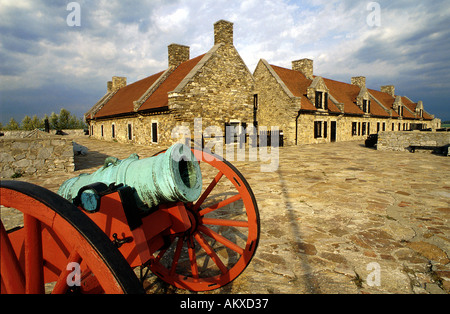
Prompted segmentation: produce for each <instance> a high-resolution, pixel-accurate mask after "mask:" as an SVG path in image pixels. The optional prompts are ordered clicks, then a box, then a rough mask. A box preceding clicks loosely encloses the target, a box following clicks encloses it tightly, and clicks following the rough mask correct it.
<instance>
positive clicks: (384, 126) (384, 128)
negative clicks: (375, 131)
mask: <svg viewBox="0 0 450 314" xmlns="http://www.w3.org/2000/svg"><path fill="white" fill-rule="evenodd" d="M382 130H383V132H384V131H386V122H383V129H382Z"/></svg>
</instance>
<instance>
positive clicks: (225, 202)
mask: <svg viewBox="0 0 450 314" xmlns="http://www.w3.org/2000/svg"><path fill="white" fill-rule="evenodd" d="M241 198H242V196H241V194H237V195H234V196H232V197H230V198H227V199H226V200H223V201H220V202H219V203H217V204H214V205H212V206H209V207H207V208H205V209H202V210H201V211H200V213H199V214H200V216H204V215H206V214H208V213H210V212H213V211H215V210H217V209H219V208H222V207H224V206H227V205H229V204H231V203H234V202H236V201H239V200H240V199H241Z"/></svg>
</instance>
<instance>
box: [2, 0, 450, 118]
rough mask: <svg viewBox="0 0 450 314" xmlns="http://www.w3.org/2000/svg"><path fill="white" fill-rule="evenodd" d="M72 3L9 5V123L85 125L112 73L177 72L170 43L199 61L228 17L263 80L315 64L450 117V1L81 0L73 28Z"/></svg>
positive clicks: (5, 70)
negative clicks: (272, 72)
mask: <svg viewBox="0 0 450 314" xmlns="http://www.w3.org/2000/svg"><path fill="white" fill-rule="evenodd" d="M70 2H71V1H64V0H0V97H1V98H0V106H1V107H0V113H1V118H0V122H2V123H3V124H6V123H7V122H8V121H9V119H10V118H11V117H14V118H15V119H16V120H18V121H21V120H22V118H23V117H24V115H26V114H27V115H30V116H32V115H34V114H36V115H38V117H43V116H44V114H46V113H47V114H50V113H51V112H52V111H54V112H59V110H60V109H61V108H63V107H64V108H66V109H68V110H69V111H71V112H72V113H74V114H76V115H77V116H80V117H81V116H82V115H83V113H85V112H86V111H88V110H89V109H90V108H91V107H92V105H94V104H95V103H96V102H97V101H98V99H100V98H101V97H102V96H103V95H104V94H105V92H106V82H107V81H108V80H111V77H112V76H126V77H127V79H128V83H132V82H135V81H137V80H139V79H142V78H144V77H147V76H149V75H151V74H154V73H157V72H159V71H161V70H164V69H166V68H167V46H168V45H169V44H171V43H179V44H184V45H188V46H190V47H191V57H195V56H198V55H200V54H203V53H205V52H207V51H208V50H209V49H210V48H211V47H212V45H213V24H214V22H216V21H218V20H220V19H225V20H228V21H231V22H234V38H235V46H236V48H237V49H238V51H239V53H240V55H241V56H242V58H243V59H244V61H245V62H246V64H247V66H248V68H249V69H250V71H252V72H253V71H254V69H255V67H256V64H257V62H258V60H259V59H260V58H264V59H266V60H267V61H268V62H269V63H271V64H276V65H279V66H283V67H289V68H290V66H291V61H292V60H297V59H301V58H311V59H313V60H314V74H315V75H320V76H323V77H327V78H331V79H335V80H340V81H344V82H349V83H350V78H351V77H352V76H366V77H367V86H368V87H369V88H373V89H378V90H379V88H380V86H381V85H391V84H392V85H395V87H396V93H397V94H400V95H406V96H408V97H409V98H411V99H412V100H413V101H414V102H417V101H419V100H422V101H423V102H424V105H425V110H426V111H428V112H430V113H432V114H435V115H436V116H437V117H438V118H441V119H443V120H450V4H449V3H448V1H444V0H443V1H411V0H395V1H378V2H371V1H356V0H346V1H334V0H243V1H236V0H212V1H210V0H164V1H162V0H147V1H144V0H133V1H131V0H99V1H93V0H89V1H88V0H79V1H77V3H78V4H79V8H80V11H79V12H80V15H79V17H80V19H79V22H80V26H76V25H75V26H71V25H73V23H74V22H76V21H77V20H76V16H75V15H74V14H75V13H76V11H77V9H71V10H67V5H68V4H69V3H70ZM72 7H73V6H72ZM72 7H71V8H72ZM378 9H379V11H378ZM378 12H379V13H380V14H379V15H378V14H377V13H378ZM68 15H70V16H69V20H70V21H71V22H72V23H68V22H67V20H68V19H67V18H68ZM70 24H71V25H70Z"/></svg>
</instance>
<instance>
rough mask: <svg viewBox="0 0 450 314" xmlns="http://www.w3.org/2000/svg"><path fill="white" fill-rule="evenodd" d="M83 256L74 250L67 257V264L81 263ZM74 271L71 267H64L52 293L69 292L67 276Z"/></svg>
mask: <svg viewBox="0 0 450 314" xmlns="http://www.w3.org/2000/svg"><path fill="white" fill-rule="evenodd" d="M81 261H82V258H81V256H80V254H78V252H77V251H75V250H74V251H72V253H70V255H69V258H68V259H67V263H66V265H69V264H70V263H78V264H81ZM71 272H72V270H71V269H67V267H66V269H63V271H62V272H61V274H59V277H58V280H57V281H56V285H55V287H54V288H53V291H52V294H63V293H66V292H67V289H68V288H69V286H68V285H67V276H69V274H70V273H71Z"/></svg>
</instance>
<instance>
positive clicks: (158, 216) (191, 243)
mask: <svg viewBox="0 0 450 314" xmlns="http://www.w3.org/2000/svg"><path fill="white" fill-rule="evenodd" d="M0 189H1V191H0V192H1V195H2V198H1V205H3V206H5V207H10V208H15V209H17V210H19V211H21V212H22V213H23V218H24V219H23V220H24V225H23V227H21V226H18V227H17V226H16V227H14V226H9V225H8V222H7V221H4V220H3V217H2V224H1V232H2V233H1V240H2V243H1V265H2V268H1V278H2V281H1V284H2V285H1V288H2V289H1V290H2V291H1V292H2V293H5V292H7V293H11V292H12V293H42V292H44V291H45V289H47V290H48V289H49V288H48V287H49V286H50V287H53V293H67V292H68V291H80V292H83V293H139V292H144V290H143V286H142V282H143V281H145V280H151V279H152V278H153V277H148V276H147V274H148V271H151V272H152V273H153V274H154V275H156V276H157V277H159V278H160V279H162V280H163V281H165V282H167V283H169V284H171V285H173V286H175V287H177V288H182V289H188V290H192V291H206V290H212V289H217V288H220V287H222V286H224V285H226V284H228V283H229V282H231V281H233V280H234V279H236V278H237V277H238V276H239V275H240V274H241V273H242V272H243V271H244V270H245V268H246V267H247V265H248V264H249V263H250V261H251V259H252V257H253V255H254V254H255V251H256V248H257V245H258V241H259V231H260V225H259V213H258V208H257V204H256V200H255V197H254V195H253V193H252V190H251V188H250V186H249V184H248V183H247V181H246V180H245V179H244V177H243V176H242V175H241V174H240V172H239V171H238V170H237V169H236V168H235V167H233V166H232V165H231V164H230V163H229V162H227V161H226V160H223V159H221V158H220V157H219V156H216V155H213V154H208V153H205V152H202V151H200V150H190V149H189V148H187V147H186V146H184V145H181V144H176V145H174V146H172V147H171V148H169V149H168V150H167V151H165V152H162V153H160V154H157V155H156V156H154V157H151V158H147V159H142V160H140V159H139V157H138V156H137V155H135V154H134V155H132V156H130V157H129V158H127V159H125V160H122V161H121V160H118V159H117V158H107V159H106V160H105V165H104V166H103V167H102V168H100V169H99V170H98V171H96V172H95V173H93V174H90V175H81V176H79V177H76V178H72V179H69V180H67V181H66V182H64V183H63V184H62V185H61V187H60V189H59V191H58V194H60V195H57V194H55V193H53V192H50V191H48V190H45V189H43V188H41V187H38V186H35V185H32V184H29V183H23V182H18V181H2V182H1V186H0ZM63 197H64V198H63ZM31 265H32V266H31ZM77 265H78V268H76V266H77ZM124 265H126V267H125V266H124ZM69 266H70V267H69ZM71 267H75V268H71ZM136 267H140V268H141V272H140V273H141V278H139V279H140V280H139V279H138V278H137V277H136V275H135V272H134V271H133V268H136ZM77 271H78V273H77ZM74 274H75V275H77V274H78V275H79V277H74V276H75V275H74ZM74 278H75V279H77V278H78V279H79V280H78V281H76V280H74ZM155 278H156V277H155ZM69 279H70V280H72V281H70V280H69ZM71 284H72V285H71Z"/></svg>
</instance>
